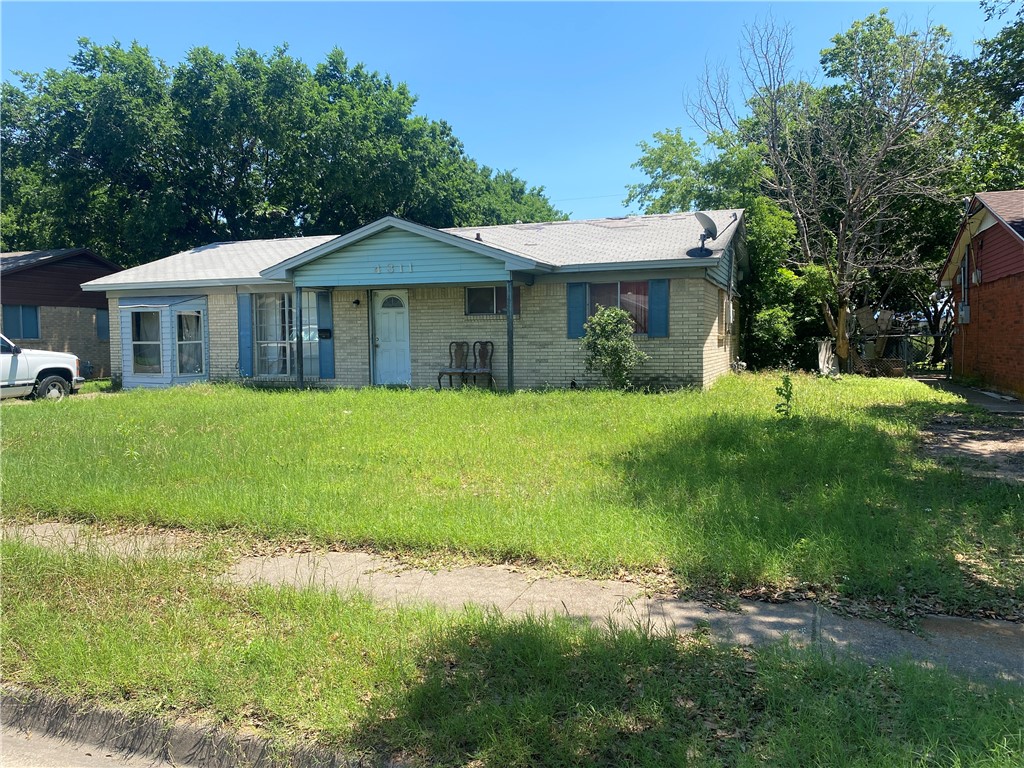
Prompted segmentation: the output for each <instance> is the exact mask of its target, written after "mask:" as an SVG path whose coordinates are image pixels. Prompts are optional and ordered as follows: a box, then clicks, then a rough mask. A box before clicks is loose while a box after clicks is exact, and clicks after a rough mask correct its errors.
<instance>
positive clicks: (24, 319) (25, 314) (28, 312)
mask: <svg viewBox="0 0 1024 768" xmlns="http://www.w3.org/2000/svg"><path fill="white" fill-rule="evenodd" d="M21 332H22V333H23V334H25V335H24V337H23V338H26V339H41V338H42V336H40V335H39V307H29V306H24V307H22V308H21Z"/></svg>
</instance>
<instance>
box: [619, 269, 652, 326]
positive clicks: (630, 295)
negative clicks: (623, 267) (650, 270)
mask: <svg viewBox="0 0 1024 768" xmlns="http://www.w3.org/2000/svg"><path fill="white" fill-rule="evenodd" d="M619 306H620V307H621V308H622V309H624V310H626V311H627V312H629V314H630V316H631V317H632V318H633V326H634V332H635V333H647V312H648V292H647V281H646V280H645V281H643V282H637V283H619Z"/></svg>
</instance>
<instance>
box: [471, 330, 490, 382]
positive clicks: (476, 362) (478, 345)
mask: <svg viewBox="0 0 1024 768" xmlns="http://www.w3.org/2000/svg"><path fill="white" fill-rule="evenodd" d="M493 357H494V344H493V343H492V342H490V341H474V342H473V367H472V368H470V369H469V370H467V371H466V375H467V376H472V377H473V384H476V377H477V376H486V377H487V385H488V386H489V387H490V388H491V389H494V376H493V375H491V360H492V358H493Z"/></svg>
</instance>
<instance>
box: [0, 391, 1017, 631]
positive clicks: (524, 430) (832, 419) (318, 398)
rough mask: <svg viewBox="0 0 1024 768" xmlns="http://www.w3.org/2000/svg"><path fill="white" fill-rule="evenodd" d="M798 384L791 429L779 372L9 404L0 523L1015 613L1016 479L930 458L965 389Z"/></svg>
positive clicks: (135, 394) (153, 394) (144, 394)
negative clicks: (651, 383)
mask: <svg viewBox="0 0 1024 768" xmlns="http://www.w3.org/2000/svg"><path fill="white" fill-rule="evenodd" d="M788 380H789V382H790V386H791V388H792V393H791V395H790V396H788V399H787V400H785V402H788V403H790V404H792V403H794V402H797V401H799V418H795V417H793V418H789V419H786V424H787V428H786V429H784V430H780V429H778V428H777V425H778V423H779V415H778V414H777V413H776V412H775V409H774V406H775V405H776V399H775V397H773V394H775V396H778V395H777V393H774V392H773V390H774V389H775V388H776V386H777V385H778V379H777V378H775V379H773V378H772V377H769V376H758V375H745V376H742V377H729V378H726V379H723V380H722V381H721V382H719V383H718V384H717V385H716V386H715V387H714V388H713V389H712V390H710V391H709V392H696V391H684V392H674V393H669V394H661V395H640V394H622V393H619V392H608V391H585V392H557V391H553V392H546V393H530V392H521V393H517V394H516V395H515V396H513V397H508V396H499V395H494V394H491V393H486V392H476V391H467V392H447V391H446V392H443V393H440V394H439V393H436V392H430V391H384V390H379V389H368V390H361V391H351V390H339V391H331V392H284V391H283V392H267V391H256V390H252V389H245V388H241V387H232V386H210V385H205V386H198V387H188V388H177V389H172V390H165V391H131V392H127V393H122V394H119V395H117V396H111V397H102V398H94V399H89V400H75V399H74V398H69V399H68V401H67V403H66V404H64V405H66V407H63V408H60V409H51V408H11V409H9V410H5V413H4V426H5V429H4V431H3V434H2V440H3V446H2V447H3V458H4V467H3V470H4V472H3V484H4V489H3V490H4V493H3V504H4V513H5V515H8V516H11V515H20V516H43V517H60V518H65V519H87V520H99V521H116V522H122V523H128V524H140V523H143V524H155V525H164V526H178V527H184V528H190V529H195V530H200V531H210V530H217V529H239V530H242V531H244V532H245V534H246V535H251V536H258V537H266V538H309V539H311V540H312V541H314V542H317V543H334V542H340V543H343V544H345V545H347V546H369V547H372V548H374V549H376V550H388V549H394V550H402V551H403V552H409V553H412V554H415V553H417V552H421V553H431V552H453V553H465V554H468V555H471V556H473V557H474V558H480V559H487V560H493V561H528V562H541V563H551V564H556V565H558V566H560V567H563V568H566V569H570V570H573V571H576V572H581V573H585V574H588V575H595V576H611V575H614V574H615V573H617V572H619V571H620V570H623V569H624V570H628V571H633V572H643V571H645V570H650V571H652V572H665V571H671V573H672V574H673V575H674V577H675V578H676V580H677V581H679V582H680V583H681V584H682V586H684V587H686V588H692V589H694V590H700V589H702V588H706V589H724V590H742V589H751V588H759V587H762V586H764V585H773V586H774V587H776V588H780V589H781V588H788V587H790V586H792V585H794V584H805V585H806V584H809V585H813V586H814V587H815V589H816V590H817V591H818V592H819V594H820V593H822V592H824V593H828V592H838V593H840V594H841V595H843V596H845V597H854V598H855V597H858V596H866V597H874V596H876V595H881V596H883V597H885V598H886V599H888V600H890V601H896V600H898V599H899V600H902V599H904V597H905V598H906V599H907V600H910V599H912V598H913V599H916V600H917V601H918V602H917V603H915V604H920V601H921V600H927V601H929V602H930V604H933V605H936V606H939V605H941V610H942V611H944V612H950V613H956V612H962V611H974V610H986V611H991V612H994V613H995V614H996V615H1001V616H1009V615H1011V613H1012V611H1014V610H1018V609H1019V607H1020V597H1021V593H1022V589H1024V587H1022V586H1021V584H1022V580H1021V578H1020V574H1021V571H1020V567H1021V565H1020V564H1021V563H1024V544H1022V542H1024V505H1022V503H1021V500H1020V497H1019V494H1018V493H1017V491H1016V490H1015V489H1013V488H1010V487H1009V486H1006V485H1001V484H998V483H991V482H985V481H980V480H974V479H972V478H970V477H967V476H964V475H962V474H960V473H957V472H955V471H951V470H949V469H946V468H943V467H940V466H938V465H936V464H934V463H932V462H929V461H924V460H919V459H917V458H915V451H914V448H915V445H914V443H915V439H916V437H917V428H918V425H919V424H921V423H923V422H924V421H925V420H927V419H929V418H932V417H934V416H935V415H936V414H938V413H941V412H943V411H944V410H948V409H949V408H950V407H952V404H953V403H954V402H955V401H954V399H953V398H951V397H950V396H948V395H943V394H940V393H936V392H934V391H932V390H930V389H928V388H927V387H924V386H923V385H921V384H918V383H915V382H912V381H906V380H903V381H894V380H878V379H863V378H860V377H845V378H844V379H843V380H842V381H827V380H819V379H816V378H814V377H810V376H800V375H795V374H794V375H791V376H789V379H788ZM54 445H59V446H60V454H61V458H60V462H59V463H55V462H54V461H53V454H52V450H53V448H52V447H53V446H54ZM925 510H929V511H927V512H926V511H925ZM981 576H984V578H980V577H981ZM901 589H902V591H901ZM1015 606H1016V607H1015Z"/></svg>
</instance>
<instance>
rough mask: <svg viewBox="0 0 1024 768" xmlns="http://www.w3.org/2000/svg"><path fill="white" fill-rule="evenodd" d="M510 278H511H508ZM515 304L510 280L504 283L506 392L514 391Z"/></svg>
mask: <svg viewBox="0 0 1024 768" xmlns="http://www.w3.org/2000/svg"><path fill="white" fill-rule="evenodd" d="M510 278H511V276H510ZM513 315H515V304H514V303H513V302H512V280H511V279H509V280H508V281H507V282H506V283H505V330H506V335H507V336H508V345H507V349H508V391H509V392H515V391H516V373H515V371H516V366H515V326H514V323H513Z"/></svg>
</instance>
